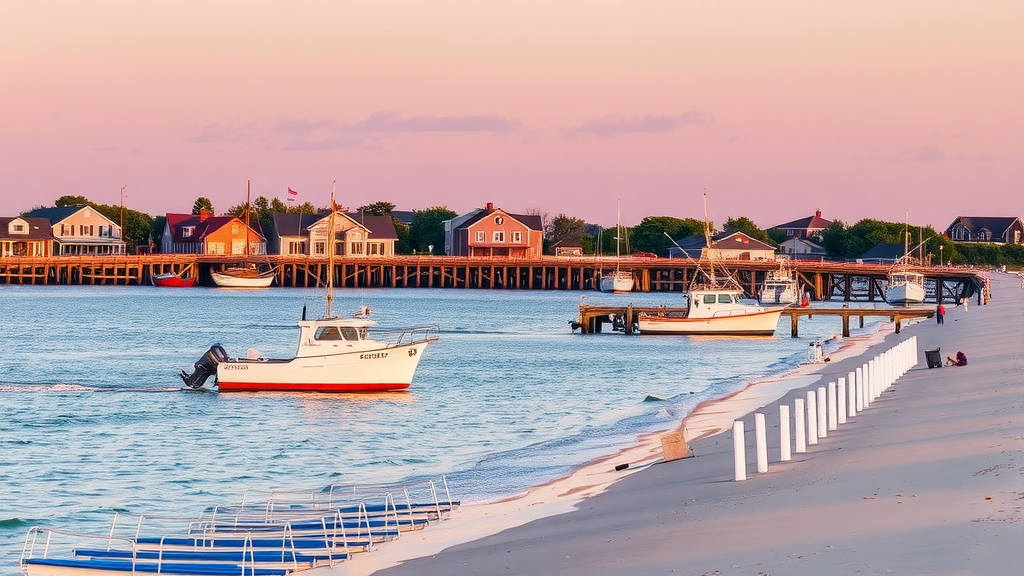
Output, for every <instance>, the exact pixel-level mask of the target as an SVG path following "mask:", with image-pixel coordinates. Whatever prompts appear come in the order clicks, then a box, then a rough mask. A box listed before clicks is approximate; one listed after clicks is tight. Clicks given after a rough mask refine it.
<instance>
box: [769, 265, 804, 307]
mask: <svg viewBox="0 0 1024 576" xmlns="http://www.w3.org/2000/svg"><path fill="white" fill-rule="evenodd" d="M760 301H761V304H768V305H775V304H781V305H784V306H788V305H790V304H796V303H797V302H799V301H800V284H799V282H797V278H796V270H793V269H792V268H791V267H790V266H789V262H788V261H787V260H782V261H781V262H780V264H779V269H778V270H769V271H767V272H765V275H764V284H762V285H761V293H760Z"/></svg>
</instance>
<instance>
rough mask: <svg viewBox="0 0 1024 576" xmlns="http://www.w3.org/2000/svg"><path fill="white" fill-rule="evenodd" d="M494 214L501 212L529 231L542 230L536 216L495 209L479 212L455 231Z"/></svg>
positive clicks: (541, 225) (539, 220)
mask: <svg viewBox="0 0 1024 576" xmlns="http://www.w3.org/2000/svg"><path fill="white" fill-rule="evenodd" d="M495 212H501V213H502V214H504V215H506V216H508V217H509V218H512V219H514V220H517V221H519V223H520V224H522V225H523V226H526V227H527V228H529V229H530V230H538V231H539V230H543V229H544V222H543V221H542V220H541V218H540V215H538V214H513V213H511V212H506V211H504V210H502V209H501V208H495V209H493V210H480V211H479V212H477V213H476V214H474V215H473V216H472V217H471V218H469V219H468V220H466V221H465V222H463V223H462V224H460V225H459V226H458V227H457V228H456V229H457V230H458V229H462V228H469V227H470V226H472V225H473V224H476V223H477V222H479V221H481V220H483V219H484V218H486V217H487V216H490V215H491V214H494V213H495Z"/></svg>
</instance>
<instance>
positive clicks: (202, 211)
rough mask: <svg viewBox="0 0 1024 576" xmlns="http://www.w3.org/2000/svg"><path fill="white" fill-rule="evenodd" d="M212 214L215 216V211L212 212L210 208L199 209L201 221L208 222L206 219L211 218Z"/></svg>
mask: <svg viewBox="0 0 1024 576" xmlns="http://www.w3.org/2000/svg"><path fill="white" fill-rule="evenodd" d="M210 216H213V212H210V211H209V210H207V209H205V208H200V209H199V221H200V222H206V219H207V218H209V217H210Z"/></svg>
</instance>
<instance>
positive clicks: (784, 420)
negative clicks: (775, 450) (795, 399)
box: [779, 404, 793, 462]
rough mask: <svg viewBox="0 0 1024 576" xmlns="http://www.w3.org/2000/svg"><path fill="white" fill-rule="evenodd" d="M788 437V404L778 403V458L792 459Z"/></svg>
mask: <svg viewBox="0 0 1024 576" xmlns="http://www.w3.org/2000/svg"><path fill="white" fill-rule="evenodd" d="M790 442H791V441H790V439H789V405H788V404H779V447H780V448H779V460H781V461H783V462H789V461H790V460H792V459H793V455H792V454H790V452H789V450H790V446H791V444H790Z"/></svg>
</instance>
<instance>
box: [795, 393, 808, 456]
mask: <svg viewBox="0 0 1024 576" xmlns="http://www.w3.org/2000/svg"><path fill="white" fill-rule="evenodd" d="M793 412H795V414H793V423H794V425H795V426H796V453H797V454H803V453H804V452H807V433H806V432H805V431H804V426H805V425H804V423H805V422H806V421H807V420H806V418H807V411H806V410H805V409H804V399H803V398H797V399H796V400H794V401H793Z"/></svg>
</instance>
